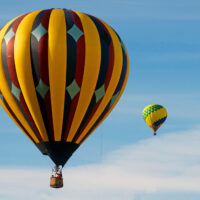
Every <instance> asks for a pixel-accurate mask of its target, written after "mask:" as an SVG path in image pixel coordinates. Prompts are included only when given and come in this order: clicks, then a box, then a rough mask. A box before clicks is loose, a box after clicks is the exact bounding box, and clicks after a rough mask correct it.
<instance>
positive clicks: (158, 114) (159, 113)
mask: <svg viewBox="0 0 200 200" xmlns="http://www.w3.org/2000/svg"><path fill="white" fill-rule="evenodd" d="M166 116H167V111H166V109H165V108H164V107H163V108H161V109H158V110H156V111H154V112H152V113H151V114H150V115H148V117H147V118H146V120H145V121H146V123H147V124H148V125H149V126H152V125H153V123H154V122H156V121H158V120H160V119H162V118H164V117H166Z"/></svg>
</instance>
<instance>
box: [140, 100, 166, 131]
mask: <svg viewBox="0 0 200 200" xmlns="http://www.w3.org/2000/svg"><path fill="white" fill-rule="evenodd" d="M142 116H143V119H144V121H145V122H146V123H147V125H148V126H149V127H151V128H152V130H153V131H157V130H158V128H159V127H160V126H161V125H162V124H163V123H164V121H165V120H166V118H167V110H166V109H165V108H164V107H163V106H161V105H158V104H152V105H149V106H147V107H145V108H144V110H143V112H142Z"/></svg>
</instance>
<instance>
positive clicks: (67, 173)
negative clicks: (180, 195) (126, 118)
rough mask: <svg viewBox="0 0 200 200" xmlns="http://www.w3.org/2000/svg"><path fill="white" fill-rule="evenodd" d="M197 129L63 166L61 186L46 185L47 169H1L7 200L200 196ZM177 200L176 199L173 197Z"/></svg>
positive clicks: (2, 194)
mask: <svg viewBox="0 0 200 200" xmlns="http://www.w3.org/2000/svg"><path fill="white" fill-rule="evenodd" d="M199 132H200V128H199V127H198V128H196V129H195V130H189V131H185V132H177V133H173V134H163V135H161V136H158V137H153V138H152V139H146V140H142V141H141V142H139V143H137V144H134V145H129V146H127V147H124V148H121V149H119V150H117V151H114V152H112V153H110V154H109V155H107V157H106V158H105V160H104V161H103V162H102V163H99V164H95V165H91V164H90V165H85V166H77V167H70V168H67V167H66V168H65V170H64V177H65V186H64V189H61V190H53V189H50V188H49V186H48V184H49V183H48V181H49V177H48V175H49V174H48V170H44V169H25V168H24V169H14V168H13V169H5V168H1V169H0V177H1V179H0V185H1V187H0V197H2V199H3V198H4V199H6V200H11V199H15V200H25V199H27V198H29V200H34V199H40V200H53V199H55V198H56V199H59V200H65V199H73V200H80V199H81V200H100V199H104V200H121V199H126V200H134V197H135V195H136V194H138V193H154V192H157V193H160V192H169V193H170V192H175V191H176V192H181V191H184V192H200V160H199V156H200V146H199V142H198V141H200V134H199ZM177 200H178V199H177Z"/></svg>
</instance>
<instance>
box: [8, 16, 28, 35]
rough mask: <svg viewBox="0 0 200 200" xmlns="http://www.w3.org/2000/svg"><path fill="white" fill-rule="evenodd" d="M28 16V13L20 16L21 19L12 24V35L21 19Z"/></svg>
mask: <svg viewBox="0 0 200 200" xmlns="http://www.w3.org/2000/svg"><path fill="white" fill-rule="evenodd" d="M28 14H29V13H27V14H25V15H22V16H21V17H19V18H18V19H17V20H16V22H15V23H14V24H13V26H12V29H13V31H14V33H16V31H17V28H18V26H19V24H20V22H21V21H22V19H23V18H24V17H25V16H26V15H28Z"/></svg>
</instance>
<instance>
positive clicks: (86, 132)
mask: <svg viewBox="0 0 200 200" xmlns="http://www.w3.org/2000/svg"><path fill="white" fill-rule="evenodd" d="M0 55H1V56H0V83H1V84H0V91H1V93H0V97H1V100H0V103H1V105H2V106H3V108H4V110H5V111H6V112H7V113H8V115H9V116H10V117H11V118H12V119H13V120H14V121H15V123H16V124H17V125H18V126H19V127H20V128H21V130H22V131H23V132H24V133H25V134H26V136H27V137H28V138H29V139H30V140H31V141H32V142H33V143H34V144H35V145H36V147H37V148H38V149H39V150H40V151H41V152H42V153H43V154H45V155H48V156H49V157H50V158H51V159H52V160H53V162H54V163H55V164H56V166H57V167H58V166H59V165H61V166H64V165H65V163H66V162H67V160H68V159H69V158H70V156H71V155H72V154H73V152H74V151H75V150H76V149H77V148H78V147H79V146H80V145H81V144H82V143H83V142H84V141H85V140H86V139H87V138H88V136H90V134H91V133H92V132H93V131H94V130H95V128H96V127H98V125H99V124H101V122H102V121H103V120H104V119H105V118H106V117H107V115H108V114H109V113H110V112H111V110H112V109H113V108H114V106H115V105H116V103H117V102H118V100H119V98H120V96H121V95H122V92H123V90H124V88H125V85H126V82H127V78H128V70H129V69H128V67H129V66H128V65H129V64H128V55H127V52H126V48H125V46H124V44H123V42H122V41H121V39H120V38H119V36H118V35H117V34H116V32H115V31H114V30H113V29H112V28H111V27H110V26H109V25H107V24H106V23H105V22H103V21H102V20H100V19H98V18H96V17H94V16H90V15H87V14H83V13H81V12H77V11H72V10H67V9H49V10H39V11H35V12H31V13H28V14H25V15H22V16H20V17H17V18H15V19H13V20H11V21H10V22H9V23H8V24H6V25H5V26H4V27H3V28H2V30H1V32H0Z"/></svg>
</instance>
